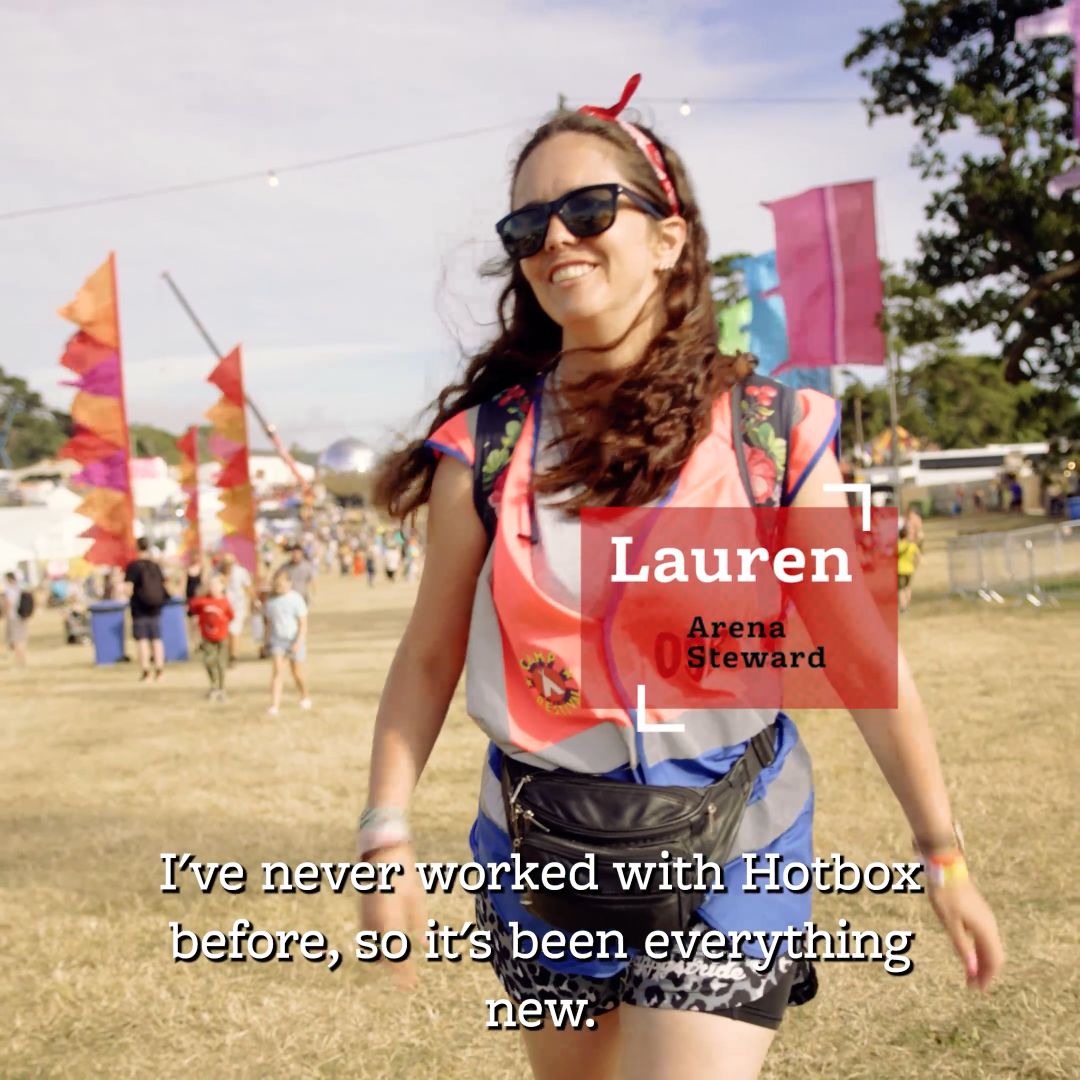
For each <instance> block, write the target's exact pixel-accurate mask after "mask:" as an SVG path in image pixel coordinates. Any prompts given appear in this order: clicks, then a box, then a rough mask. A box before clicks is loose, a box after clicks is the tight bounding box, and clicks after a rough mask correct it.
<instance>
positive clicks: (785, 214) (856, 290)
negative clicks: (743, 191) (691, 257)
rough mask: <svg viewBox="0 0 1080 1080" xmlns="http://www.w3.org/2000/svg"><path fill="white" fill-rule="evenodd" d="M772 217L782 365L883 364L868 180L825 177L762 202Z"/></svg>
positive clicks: (871, 191) (879, 289) (880, 299)
mask: <svg viewBox="0 0 1080 1080" xmlns="http://www.w3.org/2000/svg"><path fill="white" fill-rule="evenodd" d="M764 205H765V206H766V207H767V208H768V209H769V210H771V211H772V214H773V218H774V220H775V223H776V268H777V271H778V273H779V276H780V285H779V290H778V291H779V293H780V295H781V296H782V297H783V298H784V309H785V311H786V313H787V327H788V342H789V357H790V358H789V359H788V361H787V363H785V364H782V365H780V367H778V368H776V369H775V370H774V371H773V372H772V374H773V375H774V376H775V375H777V374H778V373H779V372H781V371H783V370H785V369H786V368H789V367H798V368H808V367H832V366H833V365H836V364H884V363H885V336H884V334H883V333H882V331H881V327H880V326H879V325H878V320H879V318H880V316H881V311H882V308H883V306H884V296H883V290H882V284H881V265H880V263H879V262H878V253H877V229H876V224H875V218H874V182H873V181H872V180H865V181H861V182H859V183H854V184H833V185H830V186H829V187H820V188H813V189H811V190H810V191H804V192H803V193H802V194H801V195H793V196H791V198H788V199H780V200H778V201H777V202H771V203H765V204H764Z"/></svg>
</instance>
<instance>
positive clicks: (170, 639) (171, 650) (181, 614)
mask: <svg viewBox="0 0 1080 1080" xmlns="http://www.w3.org/2000/svg"><path fill="white" fill-rule="evenodd" d="M161 643H162V645H164V646H165V660H166V662H167V663H170V664H172V663H176V662H177V661H178V660H187V659H188V639H187V601H186V600H184V599H182V598H181V597H179V596H174V597H173V598H172V599H171V600H170V601H169V602H168V603H167V604H166V605H165V606H164V607H163V608H162V609H161Z"/></svg>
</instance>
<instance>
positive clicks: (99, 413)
mask: <svg viewBox="0 0 1080 1080" xmlns="http://www.w3.org/2000/svg"><path fill="white" fill-rule="evenodd" d="M71 418H72V420H74V421H75V423H76V424H78V425H79V426H80V427H84V428H87V429H89V430H90V431H92V432H93V433H94V434H95V435H98V436H99V437H100V438H102V439H104V440H105V441H106V442H110V443H112V444H113V452H114V453H115V451H116V450H118V449H126V448H127V424H126V423H125V422H124V410H123V407H122V406H121V404H120V401H119V399H118V398H111V397H99V396H98V395H97V394H85V393H78V394H76V395H75V400H74V401H73V402H72V404H71Z"/></svg>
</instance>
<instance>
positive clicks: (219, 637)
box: [188, 576, 234, 701]
mask: <svg viewBox="0 0 1080 1080" xmlns="http://www.w3.org/2000/svg"><path fill="white" fill-rule="evenodd" d="M208 588H209V595H208V596H194V597H192V598H191V599H190V600H189V601H188V614H189V615H194V616H195V618H197V619H198V620H199V633H200V635H201V636H202V641H201V643H200V644H199V651H200V652H201V653H202V658H203V663H204V664H205V665H206V674H207V675H209V676H210V690H209V692H208V693H207V695H206V696H207V697H208V698H209V699H210V700H211V701H224V700H225V668H226V667H227V666H228V662H229V623H231V622H232V621H233V618H234V612H233V608H232V604H230V603H229V598H228V597H227V596H226V595H225V579H224V578H222V577H218V576H215V577H212V578H211V579H210V585H209V586H208Z"/></svg>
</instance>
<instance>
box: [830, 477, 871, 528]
mask: <svg viewBox="0 0 1080 1080" xmlns="http://www.w3.org/2000/svg"><path fill="white" fill-rule="evenodd" d="M821 487H822V490H823V491H857V492H858V493H859V494H860V495H861V496H862V531H863V532H870V485H869V484H822V485H821Z"/></svg>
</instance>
